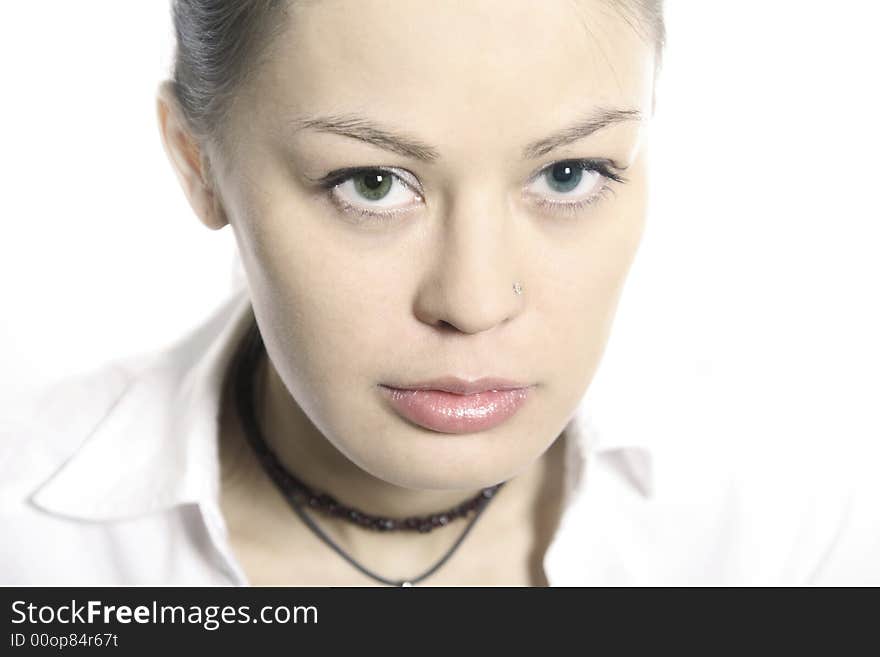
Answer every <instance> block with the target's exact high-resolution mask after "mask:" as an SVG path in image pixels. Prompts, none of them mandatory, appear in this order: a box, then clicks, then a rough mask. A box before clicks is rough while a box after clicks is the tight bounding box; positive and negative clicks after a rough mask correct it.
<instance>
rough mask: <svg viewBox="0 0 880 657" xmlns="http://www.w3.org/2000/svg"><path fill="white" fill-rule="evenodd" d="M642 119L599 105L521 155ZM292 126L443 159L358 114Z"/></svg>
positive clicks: (532, 154)
mask: <svg viewBox="0 0 880 657" xmlns="http://www.w3.org/2000/svg"><path fill="white" fill-rule="evenodd" d="M641 118H642V114H641V112H639V111H638V110H633V109H616V108H602V107H600V108H596V109H594V110H592V111H590V112H588V113H587V114H586V116H584V117H582V118H581V119H579V120H578V121H576V122H575V123H574V124H572V125H570V126H568V127H566V128H562V129H561V130H557V131H556V132H554V133H552V134H551V135H549V136H548V137H544V138H542V139H539V140H537V141H535V142H532V143H531V144H528V145H527V146H526V147H525V148H523V151H522V157H523V159H533V158H536V157H541V156H542V155H546V154H547V153H549V152H550V151H552V150H553V149H555V148H559V147H560V146H564V145H566V144H570V143H572V142H575V141H578V140H579V139H583V138H585V137H589V136H590V135H592V134H593V133H595V132H598V131H599V130H601V129H602V128H606V127H608V126H610V125H614V124H617V123H623V122H625V121H640V120H641ZM291 125H292V126H293V130H294V132H298V131H300V130H306V129H311V130H317V131H319V132H329V133H332V134H337V135H342V136H343V137H350V138H352V139H357V140H359V141H363V142H366V143H368V144H372V145H374V146H378V147H379V148H382V149H384V150H387V151H391V152H393V153H397V154H398V155H403V156H406V157H411V158H413V159H416V160H420V161H422V162H434V161H436V160H438V159H440V152H439V151H438V150H437V149H436V148H434V147H433V146H431V145H430V144H426V143H425V142H423V141H421V140H419V139H418V138H416V137H413V136H412V135H408V134H406V133H403V132H400V131H396V130H393V129H389V128H386V127H383V126H382V125H381V124H379V123H377V122H375V121H373V120H372V119H370V118H368V117H365V116H361V115H359V114H327V115H317V116H307V117H302V118H298V119H295V120H293V121H292V122H291Z"/></svg>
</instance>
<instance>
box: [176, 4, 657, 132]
mask: <svg viewBox="0 0 880 657" xmlns="http://www.w3.org/2000/svg"><path fill="white" fill-rule="evenodd" d="M301 1H302V0H172V16H173V22H174V31H175V35H176V48H175V56H174V65H173V74H172V82H173V86H174V92H175V96H176V98H177V101H178V103H179V104H180V107H181V110H182V112H183V114H184V118H185V119H186V121H187V123H188V124H189V126H188V127H189V128H190V130H191V131H192V133H193V134H194V135H195V137H196V138H197V139H199V140H203V141H205V140H211V141H214V143H217V144H219V143H220V139H219V135H220V134H221V133H222V130H223V124H224V123H225V121H226V118H227V116H228V115H229V113H230V111H231V108H232V107H233V105H234V102H235V97H236V92H237V91H238V89H239V88H240V86H241V84H242V83H243V82H244V81H245V80H246V79H247V78H248V77H249V75H250V73H251V72H252V71H253V70H254V69H255V68H256V67H257V66H259V64H260V63H261V61H262V59H263V57H264V56H266V55H267V54H269V53H270V52H271V45H272V43H273V42H274V40H275V37H276V36H277V35H278V34H279V33H280V32H281V30H282V29H283V27H284V25H285V23H286V21H287V19H288V17H289V13H290V12H289V9H290V8H291V5H292V4H295V3H297V2H301ZM311 1H315V0H311ZM603 1H604V2H606V3H607V4H608V5H609V6H611V7H613V8H614V9H615V10H617V11H619V12H620V15H621V16H622V17H623V18H624V19H625V20H626V21H627V23H629V25H630V26H632V28H633V29H634V30H636V31H637V32H638V33H639V34H640V36H641V37H642V38H644V39H645V40H647V41H648V42H653V43H654V45H655V51H656V55H657V56H656V61H657V66H658V68H659V62H660V59H661V56H662V52H663V48H664V45H665V41H666V30H665V24H664V20H663V0H603Z"/></svg>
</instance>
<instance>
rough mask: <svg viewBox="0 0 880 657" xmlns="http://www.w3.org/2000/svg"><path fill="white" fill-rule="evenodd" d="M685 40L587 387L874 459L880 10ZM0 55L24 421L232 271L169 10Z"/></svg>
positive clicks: (73, 14) (668, 421) (2, 262)
mask: <svg viewBox="0 0 880 657" xmlns="http://www.w3.org/2000/svg"><path fill="white" fill-rule="evenodd" d="M667 23H668V32H669V44H668V49H667V52H666V58H665V66H664V70H663V74H662V78H661V80H660V83H659V84H660V87H659V95H658V109H657V116H656V119H655V123H656V126H655V137H654V144H653V149H654V151H653V167H654V169H653V170H654V175H653V180H652V202H651V213H650V218H649V227H648V231H647V233H646V236H645V241H644V242H643V245H642V248H641V250H640V252H639V256H638V259H637V261H636V265H635V267H634V269H633V272H632V275H631V278H630V282H629V284H628V287H627V292H626V294H625V296H624V300H623V302H622V304H621V307H620V313H619V315H618V319H617V322H616V324H615V332H614V335H613V337H612V340H611V343H610V344H609V347H608V352H607V354H606V357H605V359H604V361H603V364H602V368H601V369H600V372H599V375H598V376H597V378H596V379H595V381H594V384H593V386H592V387H591V394H593V395H595V398H596V402H595V403H596V408H597V409H598V411H597V413H598V415H599V416H600V417H599V420H600V421H601V422H604V423H605V424H604V425H603V426H607V427H612V428H613V429H614V430H616V431H628V432H633V433H644V432H654V433H666V434H674V433H676V432H677V431H683V430H688V431H691V432H693V431H697V432H702V431H704V430H705V433H706V439H707V440H708V439H714V438H720V439H726V438H728V437H730V438H732V439H736V440H739V441H754V443H755V444H756V445H757V444H759V443H761V442H765V441H769V440H775V441H780V442H781V443H787V444H790V445H791V446H792V447H793V448H797V447H799V446H800V445H801V444H802V443H803V441H804V440H805V439H810V440H811V441H813V442H812V443H811V444H812V445H814V446H815V445H816V444H818V445H820V446H823V445H824V446H827V447H829V448H833V449H838V448H847V449H849V448H852V447H858V448H859V449H861V448H863V447H871V448H874V447H875V446H876V445H877V443H880V430H878V427H880V421H878V408H880V404H878V399H880V350H878V346H877V336H878V335H880V312H878V298H880V293H878V287H880V285H878V282H877V281H878V280H880V265H878V247H880V228H878V226H880V201H878V188H880V184H878V183H880V165H878V160H877V158H878V153H880V128H878V121H880V102H878V79H880V73H878V69H880V46H878V39H877V25H878V24H880V9H878V6H877V4H876V3H872V2H865V1H864V0H848V1H841V2H837V3H833V4H832V3H827V2H810V1H805V0H801V1H798V0H787V1H783V0H773V1H772V2H767V1H766V0H760V1H759V0H738V1H737V2H729V1H721V0H714V1H699V2H697V1H687V0H668V3H667ZM0 37H2V38H0V62H2V64H0V66H2V71H3V77H2V84H3V89H4V91H3V102H2V105H0V116H2V127H3V137H4V138H3V149H2V156H0V167H2V170H0V173H2V180H3V184H2V190H3V193H2V196H0V222H2V223H0V226H2V239H0V281H2V300H3V312H2V315H0V367H2V372H3V374H2V376H0V395H2V397H0V398H3V399H7V400H8V399H12V398H13V397H14V396H15V395H17V394H20V393H22V391H24V390H27V389H28V388H31V387H33V386H36V385H39V384H41V383H42V382H44V381H47V380H51V379H56V378H58V377H61V376H65V375H67V374H71V373H75V372H78V371H83V370H89V369H93V368H94V367H96V366H98V365H99V364H100V363H103V362H105V361H108V360H111V359H113V358H115V357H118V356H123V355H128V354H131V353H134V352H140V351H147V350H152V349H158V348H160V347H162V346H164V345H167V344H168V343H170V342H171V341H173V340H174V339H176V338H177V337H178V336H179V335H181V333H182V332H184V331H186V330H187V329H189V328H191V327H194V326H195V325H196V324H198V323H199V322H200V321H201V320H202V319H203V318H204V317H205V315H207V314H208V313H209V312H210V310H211V309H212V308H213V307H214V306H215V305H216V304H217V303H218V302H219V301H220V299H221V298H222V296H223V295H224V293H226V292H227V291H228V290H229V287H230V283H231V279H232V276H233V275H234V272H235V269H236V261H235V256H234V243H233V238H232V233H231V229H230V228H229V227H226V228H224V229H223V230H221V231H219V232H212V231H209V230H207V229H206V228H204V227H203V226H202V225H201V224H200V223H199V222H198V220H197V219H196V218H195V216H194V215H193V214H192V211H191V210H190V208H189V206H188V204H187V203H186V200H185V198H184V196H183V193H182V191H181V190H180V187H179V185H178V183H177V180H176V178H175V177H174V175H173V173H172V171H171V168H170V165H169V164H168V162H167V159H166V156H165V153H164V151H163V150H162V147H161V143H160V141H159V134H158V128H157V124H156V116H155V104H154V94H155V90H156V85H157V84H158V83H159V81H160V79H162V77H164V76H165V75H166V74H167V71H168V67H169V66H170V61H171V52H172V39H171V32H170V14H169V8H168V4H167V3H166V2H119V1H118V0H89V1H88V2H64V1H60V0H56V1H55V2H40V3H36V2H19V3H14V4H9V5H4V12H3V20H2V22H0ZM7 403H11V402H7ZM817 441H818V442H817Z"/></svg>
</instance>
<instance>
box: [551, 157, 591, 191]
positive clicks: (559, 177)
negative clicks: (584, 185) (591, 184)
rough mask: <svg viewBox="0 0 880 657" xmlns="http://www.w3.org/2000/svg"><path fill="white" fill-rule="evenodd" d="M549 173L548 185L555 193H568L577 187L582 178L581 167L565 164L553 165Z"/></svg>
mask: <svg viewBox="0 0 880 657" xmlns="http://www.w3.org/2000/svg"><path fill="white" fill-rule="evenodd" d="M549 173H550V175H549V176H548V177H547V178H548V183H549V184H550V186H551V187H552V188H553V189H555V190H556V191H557V192H570V191H571V190H573V189H574V188H576V187H577V186H578V183H579V182H580V181H581V177H582V176H583V170H582V169H581V167H579V166H574V165H572V164H570V163H565V162H560V163H558V164H555V165H553V168H552V169H551V170H550V172H549Z"/></svg>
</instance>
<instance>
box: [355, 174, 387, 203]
mask: <svg viewBox="0 0 880 657" xmlns="http://www.w3.org/2000/svg"><path fill="white" fill-rule="evenodd" d="M392 177H393V176H391V175H389V174H387V173H383V172H376V171H367V172H365V173H359V174H357V175H356V176H354V178H353V181H354V188H355V190H356V191H357V193H358V194H360V195H361V196H363V197H364V198H365V199H367V200H369V201H380V200H382V199H383V198H385V196H387V195H388V192H389V190H390V189H391V183H392Z"/></svg>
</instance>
